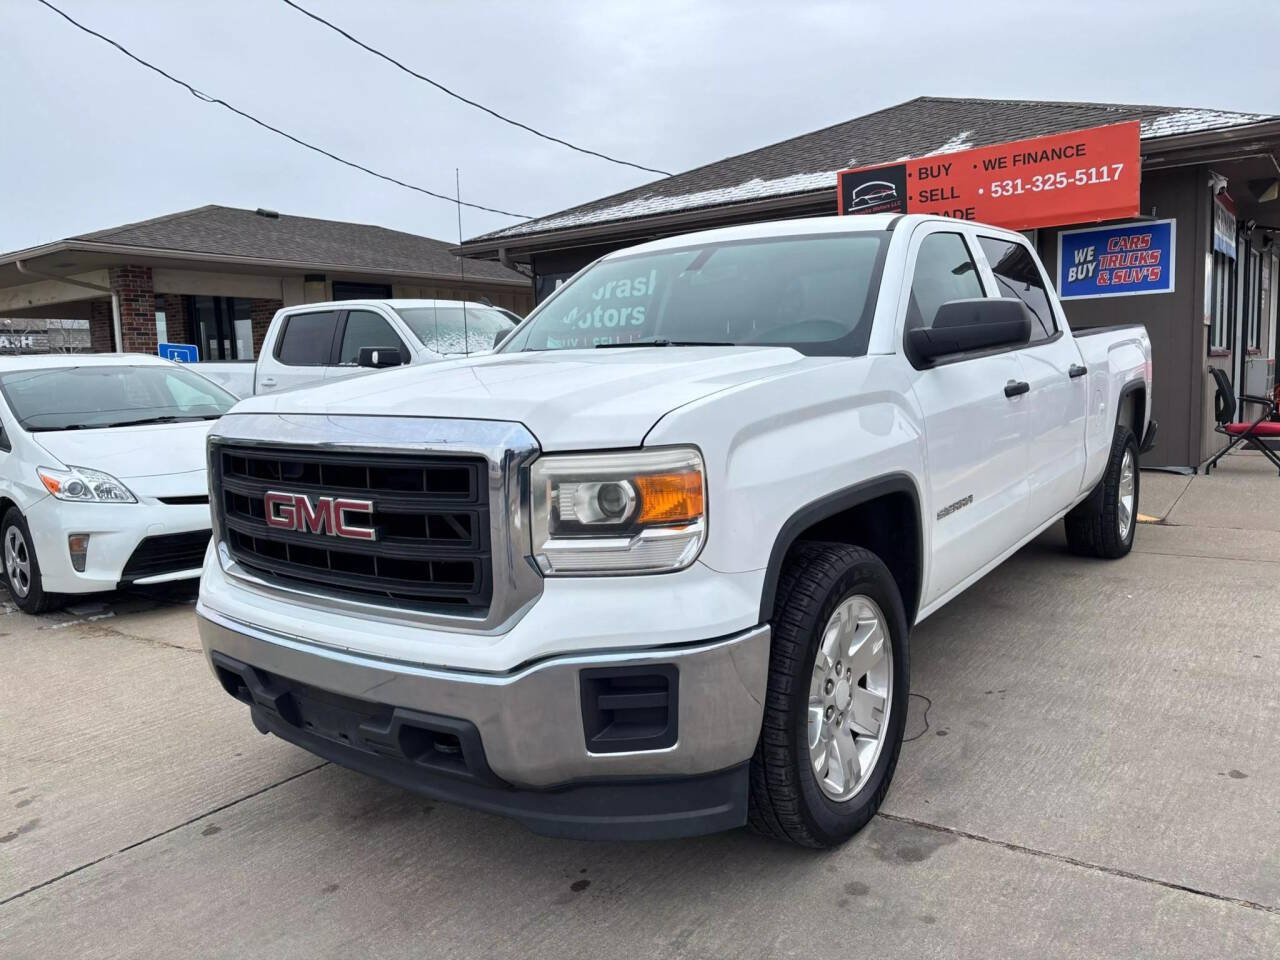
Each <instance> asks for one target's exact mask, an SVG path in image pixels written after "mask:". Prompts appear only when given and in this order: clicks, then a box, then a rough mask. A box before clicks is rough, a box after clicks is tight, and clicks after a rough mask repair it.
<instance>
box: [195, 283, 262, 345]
mask: <svg viewBox="0 0 1280 960" xmlns="http://www.w3.org/2000/svg"><path fill="white" fill-rule="evenodd" d="M249 304H250V301H248V300H246V299H244V298H242V297H188V298H187V315H188V316H190V317H192V318H194V321H195V322H194V327H195V332H196V340H197V342H198V343H199V345H200V359H202V360H252V359H253V320H252V319H251V317H250V312H249Z"/></svg>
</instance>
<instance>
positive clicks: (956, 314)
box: [907, 297, 1031, 364]
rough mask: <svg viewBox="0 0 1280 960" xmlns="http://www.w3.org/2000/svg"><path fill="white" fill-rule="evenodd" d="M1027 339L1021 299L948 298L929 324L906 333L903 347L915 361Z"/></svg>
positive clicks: (1028, 320)
mask: <svg viewBox="0 0 1280 960" xmlns="http://www.w3.org/2000/svg"><path fill="white" fill-rule="evenodd" d="M1030 342H1031V312H1030V311H1029V310H1028V309H1027V305H1026V304H1025V303H1023V302H1022V301H1021V300H1012V299H1004V298H1001V299H998V300H997V299H993V298H987V297H982V298H978V299H974V300H951V301H948V302H947V303H944V304H943V305H942V306H940V307H939V308H938V312H937V313H936V314H935V315H934V318H933V326H932V327H921V328H919V329H916V330H911V331H909V332H908V333H907V349H908V351H909V352H910V354H911V358H912V360H913V361H915V362H916V363H917V364H919V363H929V362H931V361H933V360H935V359H937V358H938V357H946V356H951V355H952V354H957V353H968V352H970V351H973V350H989V349H991V348H993V347H1018V346H1022V345H1023V344H1026V343H1030Z"/></svg>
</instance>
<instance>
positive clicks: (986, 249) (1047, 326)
mask: <svg viewBox="0 0 1280 960" xmlns="http://www.w3.org/2000/svg"><path fill="white" fill-rule="evenodd" d="M978 243H980V244H981V245H982V252H983V253H984V254H986V257H987V263H989V264H991V272H992V273H994V274H995V275H996V286H997V287H999V288H1000V296H1002V297H1004V298H1006V299H1009V300H1021V301H1022V302H1023V303H1025V304H1026V305H1027V308H1028V309H1029V310H1030V311H1031V317H1032V320H1033V321H1034V323H1033V326H1032V327H1031V342H1032V343H1035V342H1037V341H1039V340H1047V339H1048V338H1049V337H1052V336H1053V335H1054V334H1055V333H1057V332H1058V322H1057V321H1056V320H1055V319H1054V317H1053V307H1052V306H1051V305H1050V304H1049V295H1048V294H1047V293H1046V292H1045V289H1044V279H1043V278H1042V277H1041V276H1040V268H1039V267H1037V266H1036V261H1035V257H1033V256H1032V255H1031V251H1030V250H1028V249H1027V248H1026V247H1024V246H1023V245H1022V244H1020V243H1013V242H1012V241H1009V240H997V239H996V238H995V237H979V238H978Z"/></svg>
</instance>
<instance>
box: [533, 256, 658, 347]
mask: <svg viewBox="0 0 1280 960" xmlns="http://www.w3.org/2000/svg"><path fill="white" fill-rule="evenodd" d="M587 282H588V283H590V281H587ZM657 289H658V271H657V269H655V268H653V267H646V266H638V267H637V268H636V269H634V270H632V271H630V272H629V273H628V274H627V275H625V276H622V277H610V278H609V279H608V280H604V281H602V282H601V283H600V284H599V285H598V286H596V287H595V288H594V289H592V290H591V295H590V297H589V298H587V299H586V300H585V302H583V301H578V302H574V303H572V304H568V302H567V301H566V305H567V309H566V310H565V311H564V314H563V315H562V316H561V317H560V322H559V323H558V324H556V333H554V334H552V333H550V332H549V333H548V335H547V340H546V349H548V350H557V349H559V350H572V349H573V348H575V347H594V346H597V345H599V344H601V343H627V342H629V341H631V340H635V339H638V338H639V337H641V336H645V335H646V334H645V325H646V322H647V321H646V318H647V317H648V313H649V311H650V310H651V309H652V307H651V303H650V301H651V300H652V298H653V295H654V294H655V293H656V292H657ZM555 306H557V305H556V304H552V308H554V307H555Z"/></svg>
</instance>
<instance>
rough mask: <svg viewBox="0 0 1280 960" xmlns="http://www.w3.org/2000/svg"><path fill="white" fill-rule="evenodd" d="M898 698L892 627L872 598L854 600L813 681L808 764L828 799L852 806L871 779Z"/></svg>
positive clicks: (837, 620) (830, 629)
mask: <svg viewBox="0 0 1280 960" xmlns="http://www.w3.org/2000/svg"><path fill="white" fill-rule="evenodd" d="M892 696H893V646H892V644H891V643H890V640H889V627H888V623H887V621H886V620H885V617H884V614H883V613H882V612H881V611H880V608H879V607H878V606H877V605H876V603H875V601H874V600H872V599H871V598H870V597H865V596H861V595H858V596H853V597H849V598H848V599H846V600H845V601H844V602H842V603H841V604H840V605H839V606H838V607H836V609H835V612H834V613H832V614H831V619H830V620H828V621H827V625H826V627H825V628H824V629H823V631H822V636H821V637H820V639H819V647H818V654H817V656H816V657H815V659H814V663H813V676H812V678H811V679H810V681H809V762H810V764H811V765H812V766H813V776H814V779H816V780H817V781H818V786H819V787H820V788H821V789H822V792H823V793H824V794H826V795H827V796H828V797H829V798H830V799H832V800H835V801H837V802H839V801H843V800H848V799H849V798H850V797H852V796H853V795H854V794H855V793H857V792H858V791H859V790H861V789H862V787H863V785H864V784H866V782H867V780H868V779H869V778H870V776H871V771H872V770H873V769H875V765H876V761H877V760H878V759H879V758H880V751H881V749H882V748H883V747H884V741H885V735H886V733H887V731H888V729H889V710H890V709H891V707H892V703H891V699H892Z"/></svg>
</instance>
